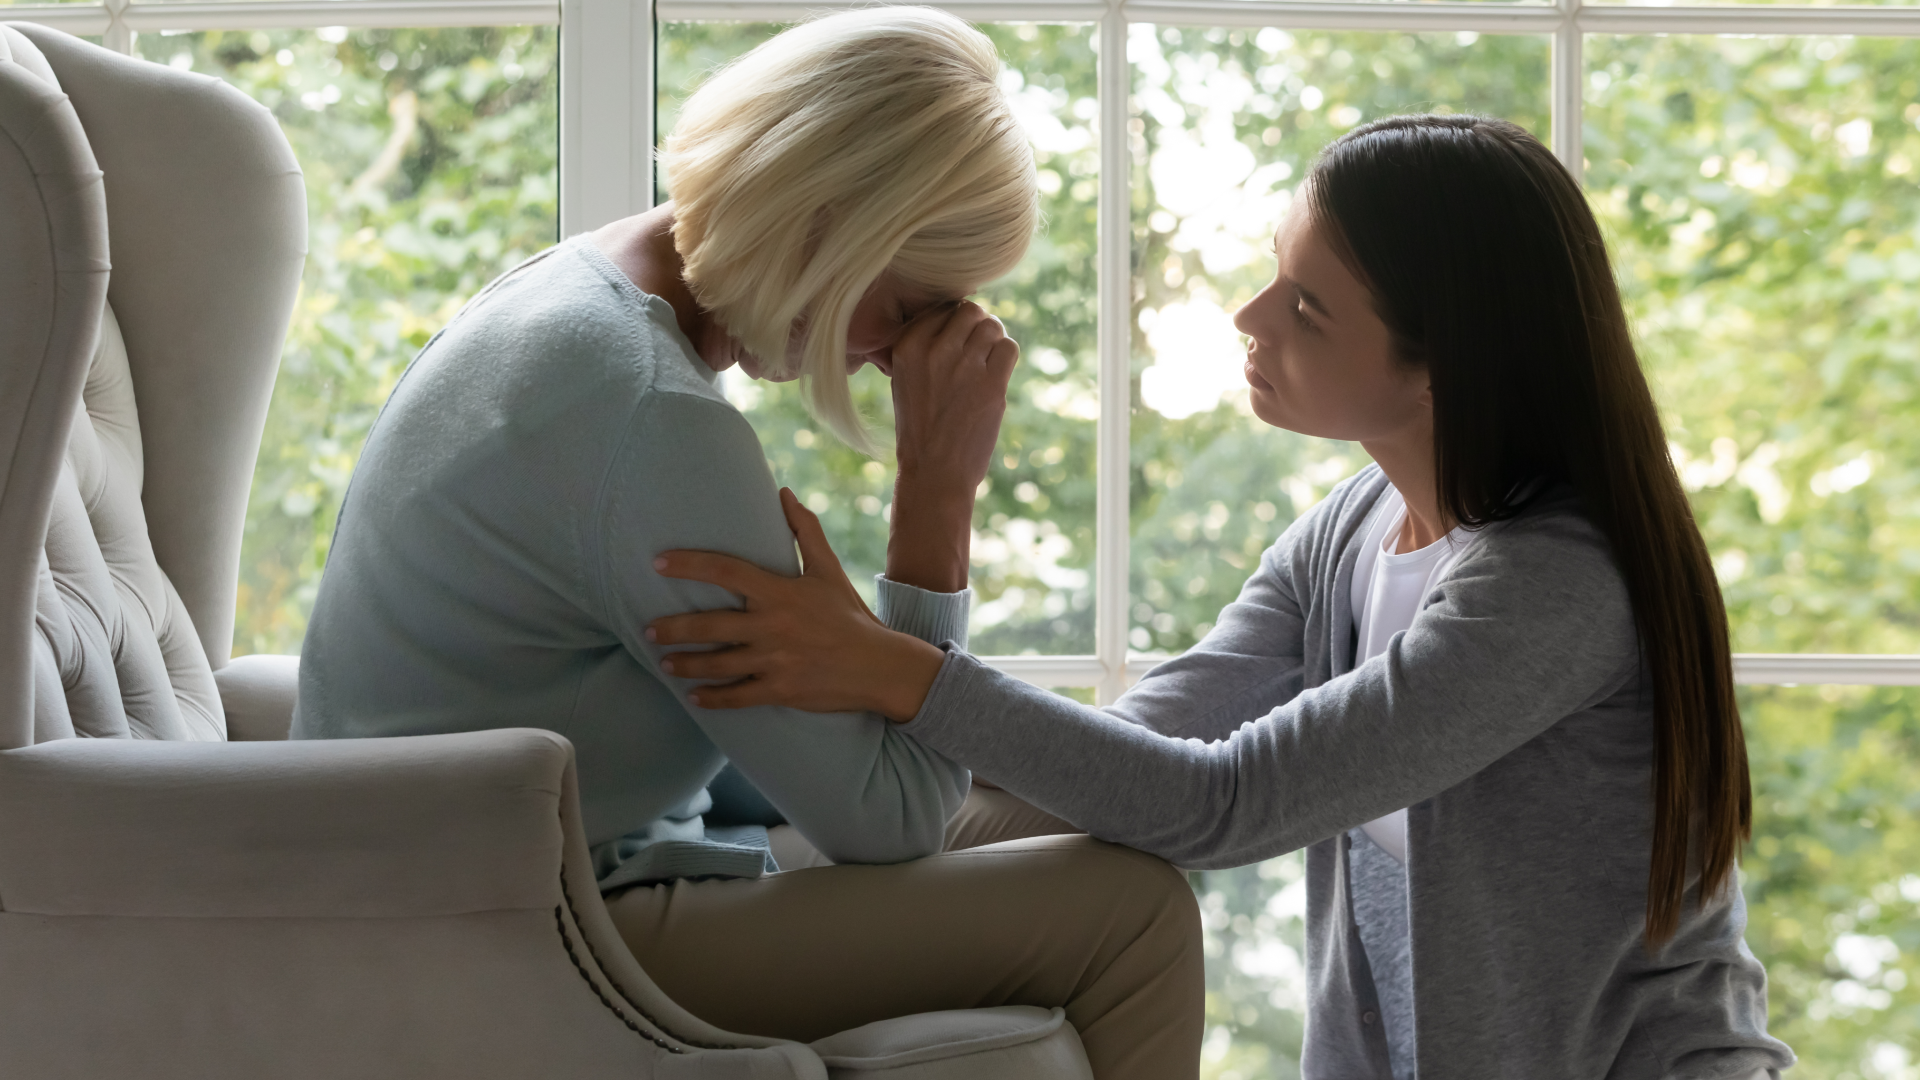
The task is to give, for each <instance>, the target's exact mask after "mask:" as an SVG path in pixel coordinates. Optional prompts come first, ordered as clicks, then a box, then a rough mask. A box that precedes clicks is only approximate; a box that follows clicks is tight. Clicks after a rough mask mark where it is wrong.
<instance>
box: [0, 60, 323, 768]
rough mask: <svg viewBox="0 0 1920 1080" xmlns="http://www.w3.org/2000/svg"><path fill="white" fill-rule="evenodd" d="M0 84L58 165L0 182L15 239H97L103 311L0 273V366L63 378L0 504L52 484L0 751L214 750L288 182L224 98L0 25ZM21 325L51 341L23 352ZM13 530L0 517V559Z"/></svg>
mask: <svg viewBox="0 0 1920 1080" xmlns="http://www.w3.org/2000/svg"><path fill="white" fill-rule="evenodd" d="M0 80H4V81H5V85H4V86H0V95H6V96H7V97H8V98H9V101H8V104H9V105H10V106H12V107H14V108H29V107H32V108H40V109H42V110H44V112H45V116H46V117H47V122H46V123H45V124H43V125H41V128H42V130H43V132H44V134H43V139H42V141H44V142H46V143H47V147H48V148H46V149H44V150H43V151H41V153H43V156H46V157H47V160H49V161H55V162H57V163H58V164H56V165H54V166H33V165H29V166H28V167H27V168H26V169H25V170H24V172H25V173H29V174H34V175H21V172H22V170H20V169H15V170H14V173H13V174H11V175H10V174H8V173H7V172H5V171H4V168H3V167H0V204H5V205H6V207H7V209H8V215H7V216H8V217H9V218H10V219H11V218H14V217H15V216H16V215H20V214H24V215H25V218H26V220H27V224H26V225H20V224H18V223H16V224H15V225H14V229H15V231H16V232H19V233H21V234H22V235H25V234H26V233H30V232H31V231H32V230H31V227H30V226H31V219H32V218H33V216H34V213H35V211H38V212H39V216H40V218H41V222H42V228H43V229H48V228H50V226H52V225H58V228H52V229H51V231H52V232H55V233H57V232H60V231H61V230H62V229H64V230H65V231H67V232H70V233H71V234H72V235H73V236H75V237H79V238H81V240H79V241H76V243H79V244H80V246H81V247H84V246H85V244H86V243H87V242H90V241H88V240H87V239H86V238H89V237H95V236H96V234H103V235H104V239H105V243H106V248H107V251H106V255H107V259H106V260H101V261H102V262H105V261H110V262H111V273H110V275H108V276H109V285H108V288H107V290H106V294H105V296H104V298H94V297H91V296H86V295H81V294H79V293H76V294H74V295H73V296H71V297H69V298H68V299H70V300H71V302H69V303H66V304H65V305H64V306H58V310H56V306H57V305H55V304H53V303H51V301H50V299H49V296H48V295H44V294H45V293H46V290H45V289H43V288H40V287H39V284H38V283H39V282H40V281H43V280H52V279H54V278H57V277H58V274H59V271H50V270H49V268H50V267H52V266H53V265H54V264H55V263H57V262H58V261H59V260H58V258H57V257H56V255H57V254H61V253H49V254H48V255H47V256H46V258H45V259H35V258H28V259H25V260H13V259H8V260H6V261H7V262H8V263H10V264H12V265H10V266H9V268H8V271H4V272H0V310H6V311H7V312H8V315H9V318H8V319H7V320H5V321H6V322H8V323H10V324H13V325H15V326H17V327H18V328H19V329H20V331H21V332H20V333H14V332H11V331H4V332H0V364H3V365H5V367H6V369H7V371H8V373H9V374H16V373H23V372H25V371H27V370H37V369H40V368H42V367H44V369H45V371H46V372H48V373H61V372H64V373H65V374H59V375H57V377H58V378H78V379H80V380H81V392H80V394H79V395H78V400H77V401H73V399H68V400H69V401H71V402H72V404H70V405H68V406H67V408H68V410H69V411H70V415H69V416H68V417H66V418H65V421H64V423H60V422H51V423H49V424H46V425H43V427H42V428H41V429H40V431H39V432H38V433H37V434H36V433H33V432H22V436H23V441H22V442H19V443H16V444H15V447H14V453H15V460H14V461H13V462H11V463H10V468H9V471H8V475H7V476H6V484H7V489H6V493H5V496H4V497H0V517H5V516H6V515H7V513H8V511H10V510H14V509H19V510H26V509H30V507H27V506H26V504H24V503H22V504H19V505H18V506H16V507H8V506H7V505H6V504H7V503H10V502H13V496H14V495H15V494H16V486H17V485H18V490H17V493H18V494H20V495H21V496H22V497H23V498H26V497H27V496H29V495H30V494H32V492H31V491H30V490H29V489H30V488H32V487H33V482H32V478H31V477H30V476H29V475H28V474H29V473H32V472H33V471H34V470H36V469H38V470H40V471H42V472H49V471H50V475H49V476H45V477H42V478H40V480H39V481H38V482H39V483H41V484H44V485H46V486H50V488H51V490H50V491H47V492H42V493H41V494H42V497H45V498H46V500H47V505H46V509H45V511H44V513H45V515H46V516H45V518H44V520H45V521H46V525H45V534H44V535H45V540H44V545H43V547H42V550H41V551H40V552H39V553H38V559H37V567H38V569H37V574H35V575H34V577H33V581H32V583H31V595H32V605H31V609H32V620H33V626H34V633H33V634H32V635H31V636H30V645H31V650H32V651H31V657H30V666H31V686H32V695H33V698H32V707H31V709H30V710H29V711H28V712H26V713H14V714H12V715H14V716H30V717H31V730H30V731H26V730H18V728H19V727H20V726H21V725H20V724H19V723H18V722H16V723H15V725H14V728H15V729H14V730H6V731H0V748H5V747H9V746H19V745H24V744H26V743H29V742H44V741H48V740H52V739H61V738H71V737H73V736H76V735H78V736H92V737H97V738H144V739H176V740H219V739H224V738H225V737H226V723H225V720H224V717H223V711H222V707H221V700H220V693H219V690H218V689H217V688H216V685H215V682H214V676H213V670H214V668H216V667H219V666H222V665H224V664H225V663H226V661H227V657H228V653H229V652H230V650H231V645H232V634H233V610H234V593H235V587H236V580H237V577H238V568H239V547H240V534H241V527H242V523H243V520H244V515H245V509H246V499H247V493H248V487H249V484H250V480H251V477H252V473H253V464H254V458H255V455H256V454H257V452H258V450H259V441H260V430H261V426H262V423H263V421H264V418H265V413H266V407H267V401H268V398H269V396H270V394H271V391H272V386H273V375H274V371H275V369H276V367H277V364H278V359H279V353H280V345H281V341H282V339H283V338H284V337H285V334H286V328H287V321H288V318H289V316H290V314H291V306H292V300H293V297H294V292H295V290H296V288H297V286H298V280H299V273H300V267H301V264H302V261H303V260H304V257H305V243H306V206H305V191H304V188H303V186H302V183H301V178H300V172H299V168H298V166H297V165H296V164H295V162H294V158H293V154H292V151H291V149H290V148H289V147H288V146H287V142H286V139H285V137H284V136H283V135H281V133H280V131H279V128H278V126H277V125H276V124H275V123H274V121H273V118H272V116H271V115H270V114H269V113H268V112H267V111H266V110H265V109H263V108H262V107H260V106H259V105H257V104H256V103H254V102H253V101H252V100H250V99H248V98H247V97H246V96H244V95H242V94H241V93H239V92H238V91H235V90H233V89H232V88H230V87H228V86H226V85H225V84H224V83H221V82H219V81H218V80H215V79H211V78H208V77H206V76H201V75H192V74H188V73H185V72H179V71H175V70H173V69H171V68H167V67H162V66H160V65H156V64H150V63H146V62H143V61H139V60H134V59H131V58H129V57H125V56H121V55H119V54H117V53H113V52H110V51H108V50H105V49H101V48H98V47H96V46H92V45H89V44H87V43H85V42H82V41H79V40H78V39H75V38H72V37H69V36H67V35H65V34H61V33H58V32H56V31H51V30H46V29H44V28H41V27H35V26H30V25H24V24H9V25H0ZM9 92H10V93H9ZM23 102H25V103H28V104H22V103H23ZM75 120H77V125H75V124H74V123H73V121H75ZM8 126H9V128H15V127H16V126H17V125H15V124H9V125H8ZM69 128H77V130H68V129H69ZM20 129H21V130H24V129H25V128H24V127H22V128H20ZM76 135H77V136H78V142H79V145H77V146H64V145H63V144H64V143H70V142H74V141H75V136H76ZM88 157H90V158H91V159H92V161H86V160H84V159H86V158H88ZM95 162H97V170H96V171H94V172H93V173H92V179H91V181H89V180H88V179H87V177H86V176H85V174H86V173H87V172H88V166H90V165H92V164H93V163H95ZM48 169H52V170H53V171H55V172H60V171H62V170H64V172H65V174H71V175H70V176H69V177H68V178H67V179H64V180H59V181H58V182H57V183H56V182H55V181H54V180H50V179H49V176H50V175H51V174H49V173H47V170H48ZM43 174H44V175H43ZM76 178H77V179H76ZM89 183H90V184H91V186H89ZM50 185H51V186H50ZM55 188H58V189H59V191H63V192H66V194H65V195H61V194H59V192H56V191H54V189H55ZM49 192H54V193H53V194H49ZM76 193H79V194H76ZM96 217H97V218H99V220H97V221H95V220H92V219H93V218H96ZM55 218H61V219H62V220H61V221H59V222H55V221H54V219H55ZM29 246H31V245H29ZM64 254H66V255H67V256H68V257H69V258H70V259H79V261H81V262H84V261H86V260H85V258H83V257H80V256H74V255H72V253H64ZM106 269H107V268H106V266H105V265H101V266H98V267H97V268H95V271H94V272H95V273H98V272H99V271H105V270H106ZM95 291H97V290H95ZM16 311H18V312H19V314H20V316H21V317H20V318H17V319H16V318H13V317H12V316H13V314H14V312H16ZM41 324H46V325H49V326H51V325H54V324H58V325H59V327H60V328H61V330H62V334H61V335H59V336H56V338H54V339H47V338H45V337H44V336H40V337H36V335H35V333H34V332H33V331H32V327H33V326H39V325H41ZM62 350H65V354H61V352H62ZM49 385H50V386H51V385H52V384H51V383H49ZM10 404H11V403H10ZM56 428H58V429H61V430H60V431H56V430H55V429H56ZM62 434H63V435H64V443H61V442H59V441H58V440H57V436H59V435H62ZM35 439H43V440H44V439H53V440H55V441H53V442H51V443H50V444H49V445H47V446H30V445H28V443H30V442H32V441H34V440H35ZM23 454H24V455H25V456H24V457H23V456H22V455H23ZM49 454H51V455H52V456H51V457H48V456H47V455H49ZM29 501H31V500H29ZM28 516H29V517H30V516H31V515H28ZM23 522H24V519H23ZM32 531H33V530H32V525H31V523H30V522H25V523H24V525H23V531H20V532H15V531H14V530H13V529H12V527H11V526H9V525H7V523H5V522H0V533H4V534H5V535H4V536H0V549H5V550H6V551H9V552H10V551H11V550H12V549H11V547H9V545H10V544H12V543H15V542H20V540H19V538H20V537H21V536H24V535H28V534H30V533H31V532H32ZM5 557H6V559H7V561H8V562H9V563H10V564H14V565H17V563H15V557H14V556H13V555H11V554H7V555H6V556H5ZM27 565H29V566H31V565H32V563H28V564H27ZM4 599H6V598H5V597H0V602H4ZM16 599H17V597H16ZM13 613H14V612H13V610H12V609H9V610H8V611H6V612H5V614H6V615H7V616H8V617H9V618H10V619H11V617H12V616H13ZM14 625H18V624H17V623H9V628H10V627H11V626H14ZM9 647H12V646H11V645H9Z"/></svg>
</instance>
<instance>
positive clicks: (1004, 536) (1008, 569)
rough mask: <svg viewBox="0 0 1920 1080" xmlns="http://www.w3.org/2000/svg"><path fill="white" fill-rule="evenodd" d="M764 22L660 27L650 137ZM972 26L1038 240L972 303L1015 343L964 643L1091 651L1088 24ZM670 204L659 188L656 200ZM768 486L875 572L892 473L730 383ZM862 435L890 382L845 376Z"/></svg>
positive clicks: (732, 379) (854, 564) (790, 405)
mask: <svg viewBox="0 0 1920 1080" xmlns="http://www.w3.org/2000/svg"><path fill="white" fill-rule="evenodd" d="M778 29H779V28H778V27H777V26H774V25H771V24H742V23H662V24H661V25H660V52H659V55H660V73H659V79H660V84H659V85H660V91H659V93H660V98H659V100H660V112H659V115H660V120H661V123H660V128H661V131H662V134H663V137H664V134H665V133H666V132H668V131H671V129H672V121H673V119H674V118H675V117H676V116H678V114H679V106H680V103H681V102H682V101H684V100H685V98H686V95H687V94H688V93H690V92H691V91H692V90H693V89H694V88H695V87H697V86H698V85H699V83H700V82H701V80H703V79H704V78H705V77H706V76H707V75H708V74H709V73H711V72H712V71H713V70H714V68H715V67H716V66H717V65H719V64H722V63H725V62H726V61H727V60H729V59H731V58H732V57H734V56H737V55H739V54H740V53H742V52H745V51H746V50H747V49H750V48H752V47H753V46H754V45H756V44H758V43H759V42H761V41H764V40H765V39H766V38H767V37H769V36H771V35H772V34H773V33H775V32H776V31H777V30H778ZM982 29H983V30H984V31H985V32H986V33H987V34H988V36H990V37H991V38H992V39H993V41H994V44H995V45H996V46H997V47H998V48H999V50H1000V55H1001V58H1002V59H1003V61H1004V62H1005V70H1004V71H1003V74H1002V77H1001V83H1002V85H1003V86H1004V87H1005V88H1006V89H1007V91H1008V92H1009V94H1010V95H1011V96H1012V98H1013V100H1014V102H1015V104H1016V107H1017V108H1018V109H1019V111H1020V114H1021V119H1022V120H1023V122H1024V123H1025V125H1026V127H1027V129H1028V131H1029V133H1030V134H1031V135H1032V136H1033V138H1034V142H1035V146H1036V149H1037V154H1038V161H1039V166H1040V186H1041V190H1042V193H1043V194H1042V208H1043V210H1044V211H1045V213H1046V223H1045V232H1044V233H1043V235H1041V236H1040V237H1038V238H1037V239H1036V240H1035V241H1034V244H1033V247H1032V249H1031V250H1030V251H1029V252H1028V254H1027V257H1026V259H1025V260H1024V261H1023V262H1022V263H1021V264H1020V266H1019V267H1017V268H1016V269H1015V270H1014V272H1013V273H1012V274H1010V275H1009V276H1008V277H1006V278H1004V279H1002V280H1001V281H999V282H996V283H994V284H993V285H992V286H990V287H989V288H988V289H987V290H986V291H985V293H984V295H983V296H982V297H981V299H982V302H983V303H985V305H986V306H987V307H988V309H989V310H991V311H992V312H993V313H994V314H995V315H997V316H999V317H1000V318H1001V320H1002V321H1004V322H1005V323H1006V324H1007V330H1008V332H1009V333H1011V334H1012V335H1013V336H1014V337H1015V338H1016V339H1017V340H1018V341H1019V342H1020V344H1021V348H1022V357H1023V359H1022V363H1021V364H1020V366H1019V368H1018V369H1016V371H1015V373H1014V377H1013V385H1012V387H1011V390H1010V392H1009V395H1008V396H1009V403H1008V408H1007V416H1006V422H1005V423H1004V425H1003V426H1002V428H1001V437H1000V445H999V447H998V448H997V451H998V455H999V456H998V457H997V459H996V460H995V463H994V465H993V468H992V471H991V472H990V473H989V475H988V478H987V481H988V490H987V492H986V493H985V494H984V495H983V496H982V497H980V499H979V500H978V502H977V503H976V506H975V511H974V530H975V536H974V541H973V553H974V572H973V582H972V584H973V588H974V590H975V593H976V598H975V602H974V611H973V627H972V643H971V644H972V648H973V650H974V651H975V652H978V653H982V654H1017V653H1056V654H1074V653H1081V654H1084V653H1091V652H1092V651H1093V585H1092V567H1093V504H1094V484H1093V473H1094V451H1093V439H1094V422H1095V420H1096V418H1097V414H1098V395H1097V392H1096V390H1095V385H1094V379H1095V373H1096V363H1095V357H1094V350H1095V343H1094V313H1095V310H1096V306H1097V305H1096V300H1095V295H1094V273H1095V260H1094V216H1095V207H1096V205H1097V200H1098V191H1097V186H1096V185H1097V175H1098V164H1099V150H1098V146H1097V143H1096V139H1095V136H1094V131H1093V121H1094V118H1095V116H1096V115H1097V113H1098V108H1097V106H1096V104H1095V93H1096V89H1095V81H1094V54H1093V46H1092V28H1091V27H1090V26H1087V25H1045V26H1041V25H1032V24H1017V25H995V26H985V27H982ZM663 194H665V195H670V194H671V192H663ZM726 384H727V387H728V393H729V394H730V395H731V396H732V397H733V399H734V401H735V403H736V404H738V405H739V406H740V407H741V408H742V409H743V410H744V411H745V412H746V413H747V415H748V417H749V418H750V419H751V420H752V421H753V425H754V428H755V430H756V431H758V432H759V434H760V439H761V445H762V446H763V447H764V448H765V450H766V453H767V459H768V461H769V462H770V463H771V464H772V466H773V471H774V476H775V478H776V479H778V480H779V482H781V483H782V484H786V485H788V486H791V487H792V488H793V489H794V490H795V491H796V492H797V493H798V494H799V495H800V497H801V498H802V499H803V500H805V501H806V502H807V504H808V505H809V506H811V507H812V508H814V509H815V510H816V511H818V512H820V513H821V514H822V517H823V519H824V523H825V526H826V529H827V535H828V536H829V537H831V538H832V540H833V544H834V548H835V550H836V551H837V552H839V554H840V557H841V560H842V561H843V562H844V563H845V565H846V567H847V570H848V572H849V573H850V574H852V575H853V577H854V579H855V581H856V583H858V584H859V585H861V587H862V588H867V587H868V583H869V582H870V580H871V577H872V575H873V574H876V573H878V572H879V571H880V570H881V569H882V568H883V567H884V566H885V562H886V542H887V531H886V524H885V521H884V520H883V519H884V517H885V515H886V514H887V513H888V511H889V507H890V503H891V498H892V491H893V469H892V467H891V463H890V462H878V461H870V460H868V459H866V458H864V457H862V456H861V455H859V454H856V453H854V452H853V451H851V450H849V449H847V448H846V447H844V446H842V445H840V444H839V443H838V442H837V441H836V440H835V439H834V438H833V436H832V435H830V434H828V433H827V432H826V431H825V430H824V429H818V428H816V427H815V426H814V424H813V422H812V421H811V420H810V419H809V418H808V416H807V414H806V409H805V408H804V407H803V406H802V404H801V401H800V395H799V392H798V388H797V387H796V386H794V385H793V384H769V383H758V382H753V381H751V380H748V379H746V378H744V377H740V376H738V374H737V373H731V372H730V373H729V376H728V378H727V380H726ZM854 388H855V393H856V397H857V398H858V400H859V401H860V402H861V405H862V407H863V409H864V410H865V411H866V413H867V414H868V415H869V416H870V417H871V418H872V421H871V422H872V425H873V427H874V428H875V429H877V430H881V431H886V430H888V429H890V428H891V425H892V404H891V397H890V396H889V391H888V384H887V381H886V379H885V378H883V377H882V376H880V375H879V374H878V373H877V372H875V371H874V370H873V369H872V368H868V369H865V370H864V371H863V372H862V373H861V374H860V376H858V377H856V378H855V380H854Z"/></svg>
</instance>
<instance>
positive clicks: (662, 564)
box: [653, 555, 667, 570]
mask: <svg viewBox="0 0 1920 1080" xmlns="http://www.w3.org/2000/svg"><path fill="white" fill-rule="evenodd" d="M653 568H654V569H655V570H665V569H666V568H667V557H666V556H665V555H662V556H660V557H659V558H657V559H655V560H653Z"/></svg>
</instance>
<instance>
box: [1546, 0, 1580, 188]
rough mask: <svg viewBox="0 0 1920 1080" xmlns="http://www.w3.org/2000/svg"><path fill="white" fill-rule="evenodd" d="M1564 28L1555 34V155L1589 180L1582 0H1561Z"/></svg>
mask: <svg viewBox="0 0 1920 1080" xmlns="http://www.w3.org/2000/svg"><path fill="white" fill-rule="evenodd" d="M1559 7H1560V13H1561V16H1562V18H1561V21H1560V26H1559V28H1558V29H1556V30H1555V31H1554V32H1553V76H1552V78H1553V90H1552V98H1553V100H1552V103H1551V109H1552V111H1553V121H1552V122H1553V152H1554V154H1555V155H1556V156H1557V157H1559V159H1560V162H1561V164H1563V165H1565V166H1566V167H1567V171H1568V172H1571V173H1572V174H1573V179H1574V180H1575V182H1582V181H1584V180H1585V178H1586V177H1585V174H1586V169H1585V167H1584V161H1585V158H1584V156H1583V155H1584V154H1585V151H1584V149H1583V147H1582V139H1581V135H1582V131H1581V128H1582V125H1583V124H1584V122H1585V108H1584V105H1585V98H1584V96H1583V95H1582V86H1583V82H1582V80H1583V79H1584V78H1585V74H1584V64H1583V62H1582V60H1581V56H1582V48H1581V46H1582V45H1583V44H1584V39H1583V38H1582V36H1581V30H1580V21H1579V16H1580V0H1559Z"/></svg>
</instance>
